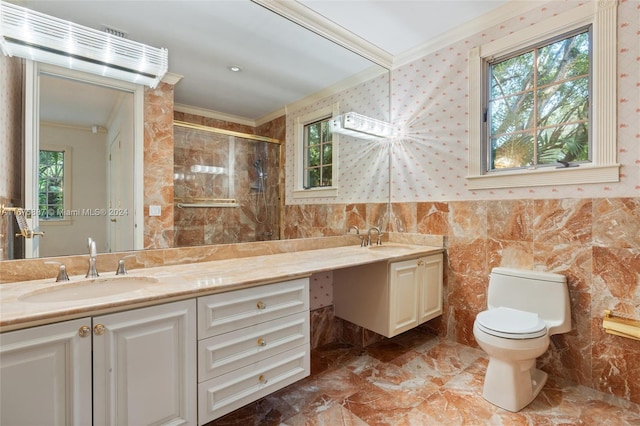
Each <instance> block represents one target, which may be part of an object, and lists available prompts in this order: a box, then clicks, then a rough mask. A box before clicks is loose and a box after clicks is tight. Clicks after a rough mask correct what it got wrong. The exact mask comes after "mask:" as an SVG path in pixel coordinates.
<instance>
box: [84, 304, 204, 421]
mask: <svg viewBox="0 0 640 426" xmlns="http://www.w3.org/2000/svg"><path fill="white" fill-rule="evenodd" d="M93 331H94V335H93V367H94V376H93V380H94V382H93V410H94V416H93V421H94V425H118V426H125V425H150V424H168V423H170V424H172V425H195V424H196V423H197V407H196V389H197V388H196V387H197V381H196V343H197V342H196V302H195V300H187V301H181V302H175V303H169V304H166V305H159V306H152V307H149V308H142V309H136V310H133V311H128V312H121V313H116V314H110V315H104V316H100V317H94V318H93Z"/></svg>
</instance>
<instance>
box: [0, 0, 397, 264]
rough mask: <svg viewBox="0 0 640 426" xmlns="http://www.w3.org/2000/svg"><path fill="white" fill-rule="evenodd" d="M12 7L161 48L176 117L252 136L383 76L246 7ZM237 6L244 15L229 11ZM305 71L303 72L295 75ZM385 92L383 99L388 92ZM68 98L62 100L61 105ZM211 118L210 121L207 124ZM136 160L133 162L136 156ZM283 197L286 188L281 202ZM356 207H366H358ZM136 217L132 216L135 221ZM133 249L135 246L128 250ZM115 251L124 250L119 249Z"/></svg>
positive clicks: (240, 0)
mask: <svg viewBox="0 0 640 426" xmlns="http://www.w3.org/2000/svg"><path fill="white" fill-rule="evenodd" d="M16 3H18V4H20V5H22V6H25V7H28V8H30V9H33V10H37V11H41V12H43V13H46V14H49V15H52V16H57V17H60V18H62V19H66V20H69V21H73V22H77V23H79V24H81V25H86V26H90V27H92V28H100V26H101V25H103V24H109V25H111V26H113V27H116V29H123V28H124V29H125V30H129V31H130V34H128V35H127V36H128V37H129V38H131V39H135V40H136V41H140V42H143V43H146V44H149V45H153V46H158V47H167V48H168V49H169V71H170V72H172V73H175V74H178V75H181V76H183V78H182V80H181V81H180V82H179V83H178V84H177V85H176V86H175V92H174V96H175V97H174V101H175V106H176V110H177V111H180V110H182V111H184V112H185V114H188V115H189V116H191V118H193V119H194V121H198V120H199V121H202V122H205V121H216V120H219V119H221V117H222V118H223V119H224V117H228V120H227V121H228V122H235V123H241V124H242V125H243V126H249V127H255V128H257V127H258V126H259V125H260V124H262V123H263V121H261V120H263V118H264V117H269V116H270V113H274V115H272V116H273V117H276V116H278V115H277V114H280V115H282V114H284V111H285V107H287V106H289V105H291V104H293V103H295V102H296V101H298V100H300V99H303V98H305V97H307V96H311V95H315V94H317V93H323V90H324V89H326V88H328V87H331V86H333V85H338V84H339V83H342V82H343V81H346V80H348V79H350V78H352V77H353V76H354V75H355V74H357V73H358V72H359V71H363V70H365V69H369V68H371V67H378V68H379V69H380V70H381V71H383V70H384V69H383V68H382V67H380V66H379V65H376V64H374V63H373V62H370V61H368V60H365V59H363V58H362V57H360V56H359V55H357V54H355V53H353V52H351V51H349V50H348V49H345V48H343V47H341V46H338V45H337V44H335V43H333V42H330V41H328V40H326V39H323V38H322V37H320V36H319V35H317V34H315V33H312V32H311V31H309V30H307V29H304V28H302V27H300V26H299V25H297V24H294V23H293V22H291V21H289V20H287V19H285V18H283V17H282V16H279V15H277V14H275V13H273V12H271V11H269V10H267V9H265V8H263V7H262V6H260V5H258V4H255V3H252V2H250V1H249V0H235V1H182V2H172V1H167V2H163V3H162V7H158V5H159V4H158V3H157V2H146V1H140V2H126V3H125V2H116V3H114V2H108V1H92V2H69V1H32V0H25V1H16ZM240 5H242V7H243V8H244V9H236V8H235V6H240ZM254 9H255V10H256V11H258V16H259V17H260V21H258V22H256V21H252V20H251V19H253V18H252V16H253V13H249V11H250V10H254ZM205 29H211V31H212V33H211V35H210V36H209V37H208V38H206V39H196V38H195V37H193V36H192V35H191V34H192V33H194V32H196V31H203V30H205ZM223 29H224V30H223ZM269 43H274V44H275V45H269ZM211 49H215V50H211ZM194 60H195V62H194ZM236 61H238V62H236ZM245 61H246V62H245ZM240 62H242V65H244V67H243V69H242V72H240V73H239V75H236V76H235V78H236V80H237V81H233V80H229V76H227V75H226V74H225V77H224V79H222V75H223V72H224V73H228V74H231V73H230V71H228V70H227V68H228V66H229V65H232V64H234V63H240ZM310 64H311V66H309V65H310ZM303 65H307V67H306V68H304V69H302V68H300V66H303ZM354 70H357V71H354ZM245 77H250V79H244V78H245ZM232 78H233V77H232ZM282 81H285V82H286V83H283V82H282ZM387 81H388V80H387ZM383 86H384V85H383ZM385 90H387V95H386V96H387V98H388V84H387V86H386V89H385ZM247 91H250V93H251V96H249V95H248V94H247V93H248V92H247ZM69 94H71V93H69ZM72 98H73V97H72V96H68V99H67V100H68V101H71V99H72ZM258 106H259V107H258ZM56 107H57V109H58V110H59V112H62V111H64V110H65V106H64V105H63V104H58V105H57V106H56ZM211 112H213V113H214V114H213V115H211V116H209V115H208V114H209V113H211ZM386 115H388V111H387V113H386ZM380 118H384V117H380ZM27 127H29V126H27ZM23 130H24V132H25V133H26V132H28V131H29V129H28V128H25V129H23ZM98 130H100V131H103V130H102V129H98ZM140 149H141V148H140ZM254 156H255V153H254ZM30 158H31V159H33V157H30ZM134 158H136V159H138V158H139V155H138V154H135V156H134ZM247 161H248V162H249V164H253V163H254V162H255V160H253V159H247ZM287 161H292V160H287ZM284 162H286V161H284ZM250 169H253V167H252V168H250ZM138 172H141V171H140V170H138V171H137V173H138ZM256 173H258V172H257V171H256ZM249 179H252V180H251V181H250V185H253V184H254V183H255V177H252V176H249ZM283 183H284V182H283ZM120 185H121V186H123V187H127V186H129V185H133V183H132V182H130V181H121V182H120ZM377 194H386V195H387V197H388V195H389V194H388V187H384V188H379V191H378V192H377ZM1 195H2V194H0V196H1ZM283 195H284V188H282V191H281V194H280V197H282V196H283ZM349 201H350V200H346V199H345V200H341V201H340V202H344V203H348V202H349ZM354 201H355V202H366V201H363V200H362V199H358V200H354ZM138 202H140V201H138ZM89 208H90V207H89ZM139 210H141V209H139ZM141 213H142V212H140V211H136V214H141ZM105 220H109V219H105ZM143 220H144V218H142V220H139V221H137V223H138V224H139V223H142V221H143ZM134 226H135V224H134ZM134 229H135V231H133V232H134V233H141V232H142V227H141V226H137V227H135V228H134ZM83 237H84V235H83ZM106 240H107V238H105V241H106ZM106 244H108V243H106V242H105V245H103V247H102V251H105V250H107V251H108V250H111V251H116V250H118V249H116V248H115V247H116V246H114V245H111V244H109V245H106ZM137 247H139V246H138V245H137V244H136V243H135V242H134V243H133V247H132V248H137ZM120 249H122V250H127V249H128V248H127V247H124V246H121V247H120ZM31 251H32V252H33V251H34V250H31ZM55 254H56V252H55V250H53V249H52V250H51V251H49V250H48V249H47V251H46V254H45V252H44V251H42V253H41V255H45V256H52V255H55ZM58 254H66V253H63V252H59V253H58Z"/></svg>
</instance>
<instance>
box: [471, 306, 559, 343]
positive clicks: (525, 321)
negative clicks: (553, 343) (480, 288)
mask: <svg viewBox="0 0 640 426" xmlns="http://www.w3.org/2000/svg"><path fill="white" fill-rule="evenodd" d="M476 322H477V324H478V327H479V328H480V329H481V330H483V331H484V332H485V333H488V334H492V335H494V336H498V337H504V338H506V339H533V338H536V337H542V336H544V335H545V334H546V333H547V324H546V323H545V322H544V321H543V320H542V319H540V317H539V316H538V314H534V313H532V312H525V311H519V310H517V309H511V308H504V307H500V308H495V309H489V310H488V311H483V312H480V313H479V314H478V316H477V317H476Z"/></svg>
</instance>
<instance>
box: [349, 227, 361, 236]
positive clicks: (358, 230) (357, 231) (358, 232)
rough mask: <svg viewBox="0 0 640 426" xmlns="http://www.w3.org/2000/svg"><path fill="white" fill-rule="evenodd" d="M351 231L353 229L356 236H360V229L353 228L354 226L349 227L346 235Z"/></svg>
mask: <svg viewBox="0 0 640 426" xmlns="http://www.w3.org/2000/svg"><path fill="white" fill-rule="evenodd" d="M352 229H355V230H356V234H360V228H358V227H357V226H355V225H351V226H350V227H349V228H348V229H347V234H350V233H351V230H352Z"/></svg>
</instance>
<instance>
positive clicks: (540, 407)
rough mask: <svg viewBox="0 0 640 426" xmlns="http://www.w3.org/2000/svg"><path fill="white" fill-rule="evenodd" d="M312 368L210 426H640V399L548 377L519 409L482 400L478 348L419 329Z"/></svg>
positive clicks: (332, 354)
mask: <svg viewBox="0 0 640 426" xmlns="http://www.w3.org/2000/svg"><path fill="white" fill-rule="evenodd" d="M311 360H312V361H311V363H312V367H311V370H312V374H311V376H310V377H308V378H306V379H304V380H302V381H299V382H297V383H294V384H293V385H291V386H288V387H286V388H284V389H282V390H280V391H278V392H276V393H274V394H272V395H269V396H267V397H265V398H263V399H261V400H259V401H256V402H255V403H252V404H249V405H247V406H245V407H243V408H240V409H238V410H236V411H234V412H232V413H230V414H228V415H226V416H224V417H221V418H219V419H217V420H215V421H213V422H211V423H209V424H208V425H207V426H227V425H234V426H238V425H242V426H250V425H259V426H270V425H273V426H281V425H287V426H298V425H308V426H316V425H317V426H321V425H322V426H338V425H345V426H366V425H390V426H400V425H416V426H427V425H429V426H430V425H447V426H452V425H535V426H540V425H594V426H595V425H597V426H603V425H612V426H613V425H615V426H617V425H640V405H638V404H633V403H631V402H629V401H627V400H624V399H621V398H616V397H613V396H611V395H608V394H604V393H601V392H597V391H595V390H593V389H590V388H587V387H584V386H579V385H576V384H575V383H572V382H569V381H566V380H562V379H556V378H553V377H550V378H549V380H548V381H547V384H546V385H545V387H544V389H543V390H542V392H541V393H540V395H538V397H537V398H536V400H535V401H534V402H533V403H531V404H530V405H529V406H528V407H526V408H525V409H523V410H522V411H520V412H519V413H511V412H509V411H506V410H502V409H500V408H498V407H496V406H494V405H492V404H490V403H488V402H487V401H485V400H484V399H483V398H482V383H483V378H484V372H485V369H486V366H487V362H488V361H487V358H486V355H485V354H484V352H482V351H481V350H480V349H475V348H471V347H468V346H464V345H461V344H457V343H453V342H450V341H446V340H443V339H441V338H439V337H437V336H433V335H431V334H428V333H426V332H425V331H422V330H419V329H414V330H412V331H409V332H407V333H404V334H402V335H400V336H397V337H395V338H393V339H388V340H385V341H382V342H379V343H377V344H374V345H372V346H369V347H367V348H364V349H363V348H356V347H353V346H350V345H346V344H332V345H327V346H325V347H321V348H319V349H316V350H314V351H313V352H312V357H311Z"/></svg>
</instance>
